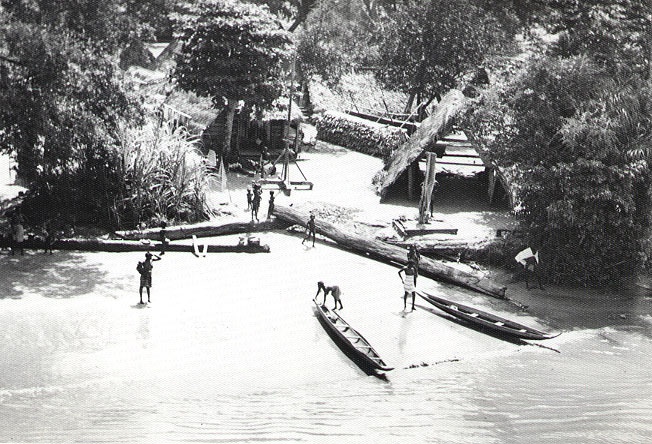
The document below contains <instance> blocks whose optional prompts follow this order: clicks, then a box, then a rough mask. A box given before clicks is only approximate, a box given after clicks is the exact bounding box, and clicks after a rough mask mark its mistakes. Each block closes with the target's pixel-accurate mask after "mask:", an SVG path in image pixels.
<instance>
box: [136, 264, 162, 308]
mask: <svg viewBox="0 0 652 444" xmlns="http://www.w3.org/2000/svg"><path fill="white" fill-rule="evenodd" d="M160 260H161V258H160V256H157V255H155V254H152V253H150V252H149V251H148V252H147V253H145V260H144V261H143V262H138V266H137V267H136V270H138V273H140V288H139V289H138V293H139V295H140V302H139V304H144V302H143V287H144V288H147V302H151V299H150V288H151V287H152V269H153V268H154V265H152V262H155V261H160Z"/></svg>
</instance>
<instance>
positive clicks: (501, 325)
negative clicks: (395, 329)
mask: <svg viewBox="0 0 652 444" xmlns="http://www.w3.org/2000/svg"><path fill="white" fill-rule="evenodd" d="M418 293H419V296H421V297H422V298H423V299H425V300H426V301H428V302H430V303H431V304H432V305H434V306H435V307H437V308H439V309H440V310H442V311H445V312H446V313H448V314H450V315H453V316H455V317H456V318H459V319H463V320H465V321H467V322H469V323H472V324H475V325H479V326H482V327H485V328H487V329H490V330H493V331H496V332H499V333H502V334H506V335H509V336H513V337H517V338H521V339H538V340H540V339H550V338H554V337H556V336H559V335H551V334H549V333H545V332H542V331H539V330H535V329H534V328H531V327H527V326H525V325H523V324H519V323H518V322H514V321H510V320H509V319H505V318H501V317H500V316H496V315H493V314H491V313H487V312H485V311H482V310H478V309H477V308H473V307H469V306H468V305H462V304H458V303H457V302H453V301H449V300H447V299H444V298H440V297H438V296H433V295H431V294H429V293H426V292H418Z"/></svg>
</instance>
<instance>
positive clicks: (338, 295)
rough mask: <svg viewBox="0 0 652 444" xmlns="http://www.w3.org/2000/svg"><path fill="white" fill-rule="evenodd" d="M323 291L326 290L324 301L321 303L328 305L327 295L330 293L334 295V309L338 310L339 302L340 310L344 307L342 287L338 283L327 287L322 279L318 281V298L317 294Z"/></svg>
mask: <svg viewBox="0 0 652 444" xmlns="http://www.w3.org/2000/svg"><path fill="white" fill-rule="evenodd" d="M320 291H323V292H324V303H323V304H321V305H326V296H327V295H328V293H330V294H332V295H333V302H335V306H334V307H333V310H337V304H340V310H342V309H343V308H344V306H343V305H342V299H341V296H342V291H341V290H340V287H338V286H337V285H332V286H330V287H327V286H326V285H324V283H323V282H322V281H319V282H317V294H316V295H315V299H317V296H319V292H320Z"/></svg>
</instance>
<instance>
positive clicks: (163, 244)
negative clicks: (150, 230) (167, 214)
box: [158, 221, 169, 256]
mask: <svg viewBox="0 0 652 444" xmlns="http://www.w3.org/2000/svg"><path fill="white" fill-rule="evenodd" d="M167 227H168V224H167V222H165V221H161V231H159V233H158V238H159V241H160V242H161V256H163V255H164V254H165V247H167V246H168V242H169V239H168V238H167V237H166V236H165V235H166V234H167Z"/></svg>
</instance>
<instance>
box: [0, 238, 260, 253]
mask: <svg viewBox="0 0 652 444" xmlns="http://www.w3.org/2000/svg"><path fill="white" fill-rule="evenodd" d="M0 246H1V247H4V248H7V247H9V246H10V243H9V242H6V241H5V242H2V244H0ZM44 247H45V243H44V242H43V241H41V240H26V241H24V242H23V248H26V249H35V250H43V249H44ZM162 247H163V246H162V245H161V243H160V242H156V243H154V242H146V243H144V242H140V241H130V240H108V239H106V240H105V239H60V240H57V241H55V242H54V244H52V249H54V250H79V251H107V252H113V253H123V252H129V251H153V252H157V251H173V252H190V253H193V252H194V251H195V249H194V246H193V245H188V244H167V245H165V246H164V247H163V248H162ZM203 249H204V246H203V245H200V246H199V250H200V251H201V252H203ZM269 251H270V249H269V246H268V245H255V244H245V245H206V252H207V253H269Z"/></svg>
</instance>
